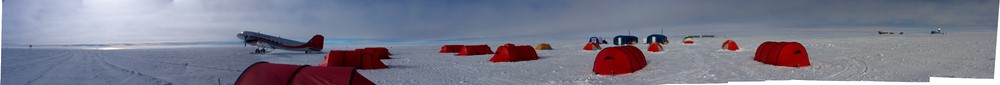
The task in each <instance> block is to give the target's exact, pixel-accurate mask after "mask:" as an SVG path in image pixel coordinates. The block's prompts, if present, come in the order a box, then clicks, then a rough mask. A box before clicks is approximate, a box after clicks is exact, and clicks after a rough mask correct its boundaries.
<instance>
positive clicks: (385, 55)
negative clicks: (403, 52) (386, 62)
mask: <svg viewBox="0 0 1000 85" xmlns="http://www.w3.org/2000/svg"><path fill="white" fill-rule="evenodd" d="M356 50H357V51H360V52H362V53H366V54H371V55H372V56H375V57H376V58H379V59H392V57H389V55H391V54H389V50H388V49H385V48H382V47H368V48H364V49H356Z"/></svg>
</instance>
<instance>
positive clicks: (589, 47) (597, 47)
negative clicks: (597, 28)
mask: <svg viewBox="0 0 1000 85" xmlns="http://www.w3.org/2000/svg"><path fill="white" fill-rule="evenodd" d="M600 49H601V45H598V44H597V43H594V42H589V43H587V45H586V46H583V50H600Z"/></svg>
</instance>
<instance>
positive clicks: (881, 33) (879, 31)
mask: <svg viewBox="0 0 1000 85" xmlns="http://www.w3.org/2000/svg"><path fill="white" fill-rule="evenodd" d="M876 33H878V34H879V35H884V34H896V32H886V31H882V29H879V30H878V32H876ZM899 34H903V32H899Z"/></svg>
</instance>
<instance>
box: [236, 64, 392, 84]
mask: <svg viewBox="0 0 1000 85" xmlns="http://www.w3.org/2000/svg"><path fill="white" fill-rule="evenodd" d="M235 85H375V83H372V82H371V81H369V80H368V79H367V78H365V77H364V76H362V75H361V74H358V72H357V71H356V70H355V69H354V68H351V67H315V66H308V65H302V66H299V65H288V64H272V63H267V62H257V63H254V64H253V65H250V67H247V69H246V70H243V73H242V74H240V77H239V78H237V79H236V84H235Z"/></svg>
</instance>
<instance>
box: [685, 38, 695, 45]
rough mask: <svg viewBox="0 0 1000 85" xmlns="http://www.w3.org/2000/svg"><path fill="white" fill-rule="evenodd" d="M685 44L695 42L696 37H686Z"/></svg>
mask: <svg viewBox="0 0 1000 85" xmlns="http://www.w3.org/2000/svg"><path fill="white" fill-rule="evenodd" d="M684 44H688V45H690V44H694V38H691V37H684Z"/></svg>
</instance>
